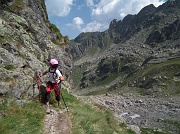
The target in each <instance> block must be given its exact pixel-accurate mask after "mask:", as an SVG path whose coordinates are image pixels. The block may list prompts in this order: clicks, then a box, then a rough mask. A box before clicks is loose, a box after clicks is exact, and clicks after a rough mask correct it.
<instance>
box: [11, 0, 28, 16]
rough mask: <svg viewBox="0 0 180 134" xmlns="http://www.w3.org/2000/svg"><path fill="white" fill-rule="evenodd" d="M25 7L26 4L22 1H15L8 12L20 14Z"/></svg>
mask: <svg viewBox="0 0 180 134" xmlns="http://www.w3.org/2000/svg"><path fill="white" fill-rule="evenodd" d="M24 7H25V4H24V2H22V0H14V1H13V4H12V5H10V6H8V10H9V11H11V12H14V13H19V12H20V11H21V10H22V9H23V8H24Z"/></svg>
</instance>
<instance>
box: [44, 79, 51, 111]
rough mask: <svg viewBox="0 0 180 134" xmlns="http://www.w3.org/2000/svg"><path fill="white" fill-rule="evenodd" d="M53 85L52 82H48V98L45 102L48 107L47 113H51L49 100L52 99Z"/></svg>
mask: <svg viewBox="0 0 180 134" xmlns="http://www.w3.org/2000/svg"><path fill="white" fill-rule="evenodd" d="M51 85H52V84H51V83H50V82H48V84H47V87H46V98H45V100H46V103H45V104H46V106H47V109H46V112H47V113H50V109H49V100H50V93H51V89H52V87H51Z"/></svg>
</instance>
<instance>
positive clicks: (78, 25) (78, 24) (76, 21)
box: [73, 17, 84, 29]
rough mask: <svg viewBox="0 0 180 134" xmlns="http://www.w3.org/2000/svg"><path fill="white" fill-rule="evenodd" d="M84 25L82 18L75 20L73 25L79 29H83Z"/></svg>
mask: <svg viewBox="0 0 180 134" xmlns="http://www.w3.org/2000/svg"><path fill="white" fill-rule="evenodd" d="M82 24H84V22H83V20H82V18H80V17H76V18H74V19H73V25H74V27H76V28H78V29H81V25H82Z"/></svg>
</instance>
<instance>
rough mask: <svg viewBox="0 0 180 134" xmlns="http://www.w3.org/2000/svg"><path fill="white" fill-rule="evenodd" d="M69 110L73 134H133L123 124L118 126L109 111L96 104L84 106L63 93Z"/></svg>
mask: <svg viewBox="0 0 180 134" xmlns="http://www.w3.org/2000/svg"><path fill="white" fill-rule="evenodd" d="M63 96H64V98H65V99H66V102H67V105H68V107H69V108H70V115H71V117H72V118H71V121H72V124H73V127H72V133H73V134H102V133H103V134H113V133H114V134H133V132H132V131H131V130H128V129H127V128H126V126H125V125H124V124H118V123H117V121H116V120H115V119H114V116H113V114H112V113H111V112H110V110H108V109H106V108H105V107H103V106H100V105H98V104H94V105H93V104H92V105H90V104H85V103H83V102H84V101H83V100H78V99H77V98H75V97H74V96H72V95H70V94H67V92H65V91H63Z"/></svg>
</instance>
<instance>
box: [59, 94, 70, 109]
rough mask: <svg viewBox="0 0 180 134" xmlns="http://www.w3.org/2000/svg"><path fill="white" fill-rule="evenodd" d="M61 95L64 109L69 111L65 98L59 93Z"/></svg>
mask: <svg viewBox="0 0 180 134" xmlns="http://www.w3.org/2000/svg"><path fill="white" fill-rule="evenodd" d="M61 97H62V99H63V102H64V105H65V107H66V110H67V112H68V111H69V109H68V107H67V105H66V102H65V100H64V97H63V95H62V93H61Z"/></svg>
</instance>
